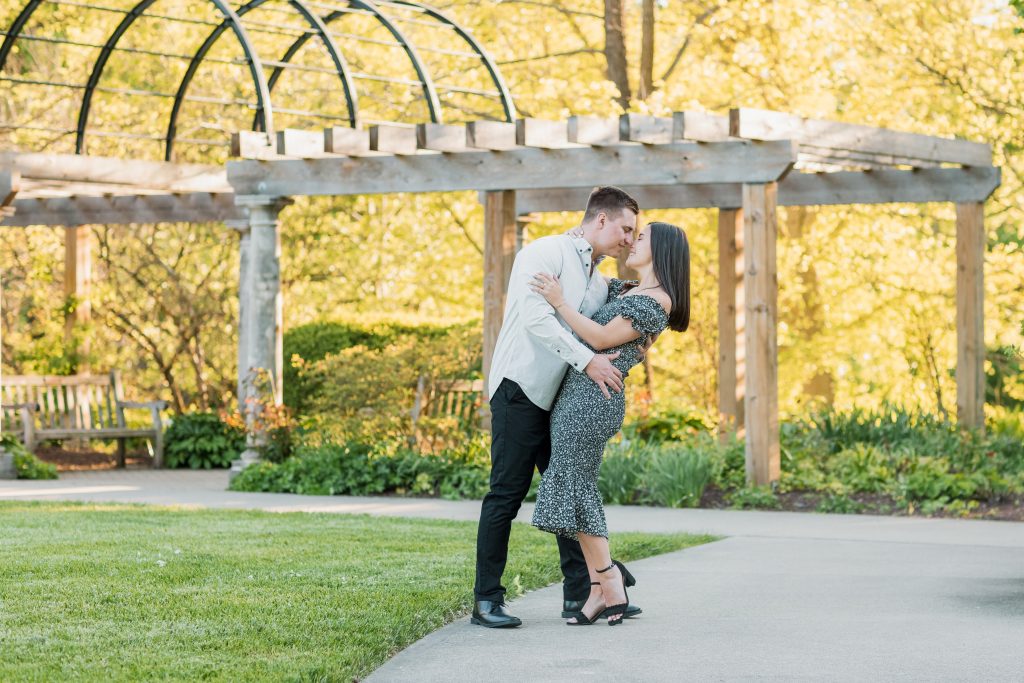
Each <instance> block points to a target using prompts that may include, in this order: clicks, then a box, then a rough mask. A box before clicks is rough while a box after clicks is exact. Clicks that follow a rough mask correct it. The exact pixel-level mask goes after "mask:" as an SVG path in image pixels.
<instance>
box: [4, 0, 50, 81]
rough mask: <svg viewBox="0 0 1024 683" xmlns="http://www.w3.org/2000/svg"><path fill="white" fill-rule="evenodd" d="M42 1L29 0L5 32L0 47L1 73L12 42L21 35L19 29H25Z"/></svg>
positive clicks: (12, 45)
mask: <svg viewBox="0 0 1024 683" xmlns="http://www.w3.org/2000/svg"><path fill="white" fill-rule="evenodd" d="M41 4H43V0H30V2H29V3H28V4H26V5H25V6H24V7H23V8H22V9H21V12H19V13H18V16H17V17H16V18H15V20H14V23H13V24H11V28H9V29H8V30H7V37H6V38H4V43H3V45H0V71H3V68H4V65H5V64H7V56H8V55H10V54H11V49H12V48H13V47H14V41H16V40H17V39H18V35H19V34H20V33H21V29H23V28H25V24H27V23H28V20H29V19H31V18H32V14H33V13H34V12H35V11H36V8H38V7H39V6H40V5H41Z"/></svg>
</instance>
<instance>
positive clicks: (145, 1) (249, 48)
mask: <svg viewBox="0 0 1024 683" xmlns="http://www.w3.org/2000/svg"><path fill="white" fill-rule="evenodd" d="M156 1H157V0H141V2H139V4H137V5H136V6H135V7H134V8H132V10H131V12H130V13H129V14H127V15H125V18H124V19H122V20H121V23H120V24H118V25H117V28H116V29H114V32H113V33H112V34H111V35H110V38H108V39H107V42H106V44H104V46H103V49H102V50H101V51H100V54H99V56H98V57H97V58H96V64H95V65H94V66H93V71H92V74H90V76H89V82H88V83H87V84H86V86H85V94H84V96H83V97H82V108H81V109H80V110H79V114H78V134H77V137H76V139H75V152H76V153H77V154H81V153H82V151H83V149H84V146H85V127H86V124H87V123H88V120H89V109H90V106H91V103H92V94H93V91H94V90H95V89H96V86H97V84H98V83H99V80H100V76H102V75H103V69H104V68H105V67H106V65H107V60H109V59H110V55H111V53H112V52H113V51H114V47H115V46H116V45H117V42H118V41H119V40H120V39H121V36H123V35H124V33H125V32H126V31H127V30H128V28H129V27H131V25H132V24H133V23H135V20H136V19H138V18H139V17H140V16H141V15H142V13H143V12H144V11H146V9H147V8H148V7H149V6H150V5H152V4H153V3H154V2H156ZM210 2H212V3H213V4H214V6H215V7H216V8H217V9H218V10H220V13H221V14H222V15H224V23H223V24H221V26H223V27H225V28H228V27H230V28H231V30H232V32H233V33H234V34H235V37H236V38H237V39H238V42H239V43H240V44H241V46H242V51H243V52H244V53H245V57H246V60H247V61H248V63H249V72H250V73H251V74H252V79H253V81H254V83H255V85H256V102H257V108H258V110H259V111H260V112H261V114H262V116H263V120H264V121H265V122H266V125H267V127H268V128H270V129H272V128H273V109H272V106H271V103H270V89H269V88H268V87H267V78H266V75H265V74H264V73H263V63H262V62H261V61H260V57H259V54H257V52H256V48H255V47H254V46H253V44H252V41H251V40H250V39H249V34H248V33H246V31H245V28H244V27H243V26H242V24H241V19H240V17H239V15H238V14H236V13H235V11H234V10H233V9H231V7H230V6H229V5H228V4H227V3H226V2H225V1H224V0H210ZM222 32H223V31H222ZM204 47H206V44H205V43H204ZM207 49H209V47H207ZM197 54H198V53H197ZM205 54H206V52H205V51H203V55H205ZM193 64H195V60H193V62H192V63H190V64H189V69H190V70H192V71H194V69H193ZM196 66H198V64H196ZM186 75H187V74H186ZM182 92H183V91H182V90H181V89H179V98H180V95H181V93H182ZM179 98H175V110H176V109H177V108H178V107H179V106H180V102H179ZM173 117H174V111H172V125H173ZM168 158H170V157H169V155H168Z"/></svg>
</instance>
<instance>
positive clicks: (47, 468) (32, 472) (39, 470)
mask: <svg viewBox="0 0 1024 683" xmlns="http://www.w3.org/2000/svg"><path fill="white" fill-rule="evenodd" d="M0 446H3V449H4V451H6V452H7V453H9V454H10V455H12V456H14V458H13V459H14V471H15V472H16V476H17V477H18V479H56V478H57V466H56V465H54V464H53V463H49V462H43V461H42V460H40V459H39V458H37V457H36V456H35V454H33V453H32V452H30V451H29V450H28V449H27V448H25V445H24V444H22V443H21V442H20V441H18V440H17V439H16V438H15V437H14V435H13V434H3V435H0Z"/></svg>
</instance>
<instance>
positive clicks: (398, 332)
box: [282, 321, 479, 414]
mask: <svg viewBox="0 0 1024 683" xmlns="http://www.w3.org/2000/svg"><path fill="white" fill-rule="evenodd" d="M464 328H465V329H469V328H472V329H476V328H479V323H469V324H463V325H454V326H442V325H406V324H402V323H397V322H396V323H387V322H381V323H375V324H364V323H355V322H342V321H327V322H315V323H310V324H308V325H300V326H299V327H293V328H291V329H289V330H288V331H286V332H285V333H284V338H283V347H284V361H285V367H284V368H283V373H282V374H283V380H282V381H283V383H284V403H285V405H287V406H288V407H290V408H291V409H292V410H294V411H295V412H296V413H298V414H302V413H304V412H305V410H306V408H307V402H306V400H307V399H308V398H309V397H310V396H313V395H315V394H317V393H318V392H319V391H320V389H321V388H322V386H323V385H322V384H321V383H320V382H319V381H318V380H320V379H322V378H320V377H318V376H316V375H309V374H304V373H303V372H302V368H303V367H306V366H308V365H309V364H312V363H316V362H317V361H320V360H323V359H324V358H326V357H327V356H329V355H332V354H337V353H340V352H341V351H344V350H345V349H350V348H353V347H357V346H358V347H363V348H365V349H368V350H369V351H371V352H373V351H380V350H381V349H384V348H385V347H387V346H389V345H390V344H393V343H395V342H396V341H397V340H398V339H399V338H400V337H414V338H416V339H420V340H423V341H431V340H437V339H440V338H443V337H445V336H447V335H448V334H450V333H451V332H452V331H454V330H458V329H464ZM477 366H479V363H478V364H477ZM473 369H476V370H479V367H476V368H473Z"/></svg>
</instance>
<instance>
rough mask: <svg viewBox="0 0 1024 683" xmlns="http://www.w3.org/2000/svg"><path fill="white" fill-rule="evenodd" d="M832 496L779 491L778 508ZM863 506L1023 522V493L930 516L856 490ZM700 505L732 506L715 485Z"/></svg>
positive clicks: (795, 508)
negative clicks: (960, 512) (968, 508)
mask: <svg viewBox="0 0 1024 683" xmlns="http://www.w3.org/2000/svg"><path fill="white" fill-rule="evenodd" d="M828 497H829V496H828V495H827V494H824V493H820V492H817V491H787V492H785V493H778V494H776V498H777V499H778V501H779V504H780V507H779V508H778V509H779V510H783V511H786V512H814V511H815V510H817V508H818V505H819V504H820V503H821V501H823V500H825V499H826V498H828ZM848 497H849V498H851V499H852V500H854V501H856V502H857V503H859V504H860V505H861V511H860V512H859V513H855V514H863V515H889V516H896V517H924V516H928V517H948V518H956V519H995V520H1005V521H1011V522H1024V496H1013V497H1010V498H1008V499H1006V500H1002V501H997V502H988V501H978V507H976V508H974V509H973V510H970V511H969V512H966V513H964V514H954V513H949V512H946V511H942V510H940V511H939V512H936V513H934V514H931V515H922V514H921V511H920V509H919V508H915V509H914V510H908V509H907V507H906V506H905V505H902V504H901V503H900V502H899V501H897V500H896V499H895V498H893V497H891V496H886V495H883V494H879V493H853V494H850V495H849V496H848ZM700 507H702V508H711V509H718V510H724V509H728V508H729V507H730V505H729V502H728V500H727V497H726V493H725V492H724V491H723V490H722V489H719V488H717V487H715V486H709V487H707V488H706V489H705V490H704V495H703V496H702V497H701V499H700Z"/></svg>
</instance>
